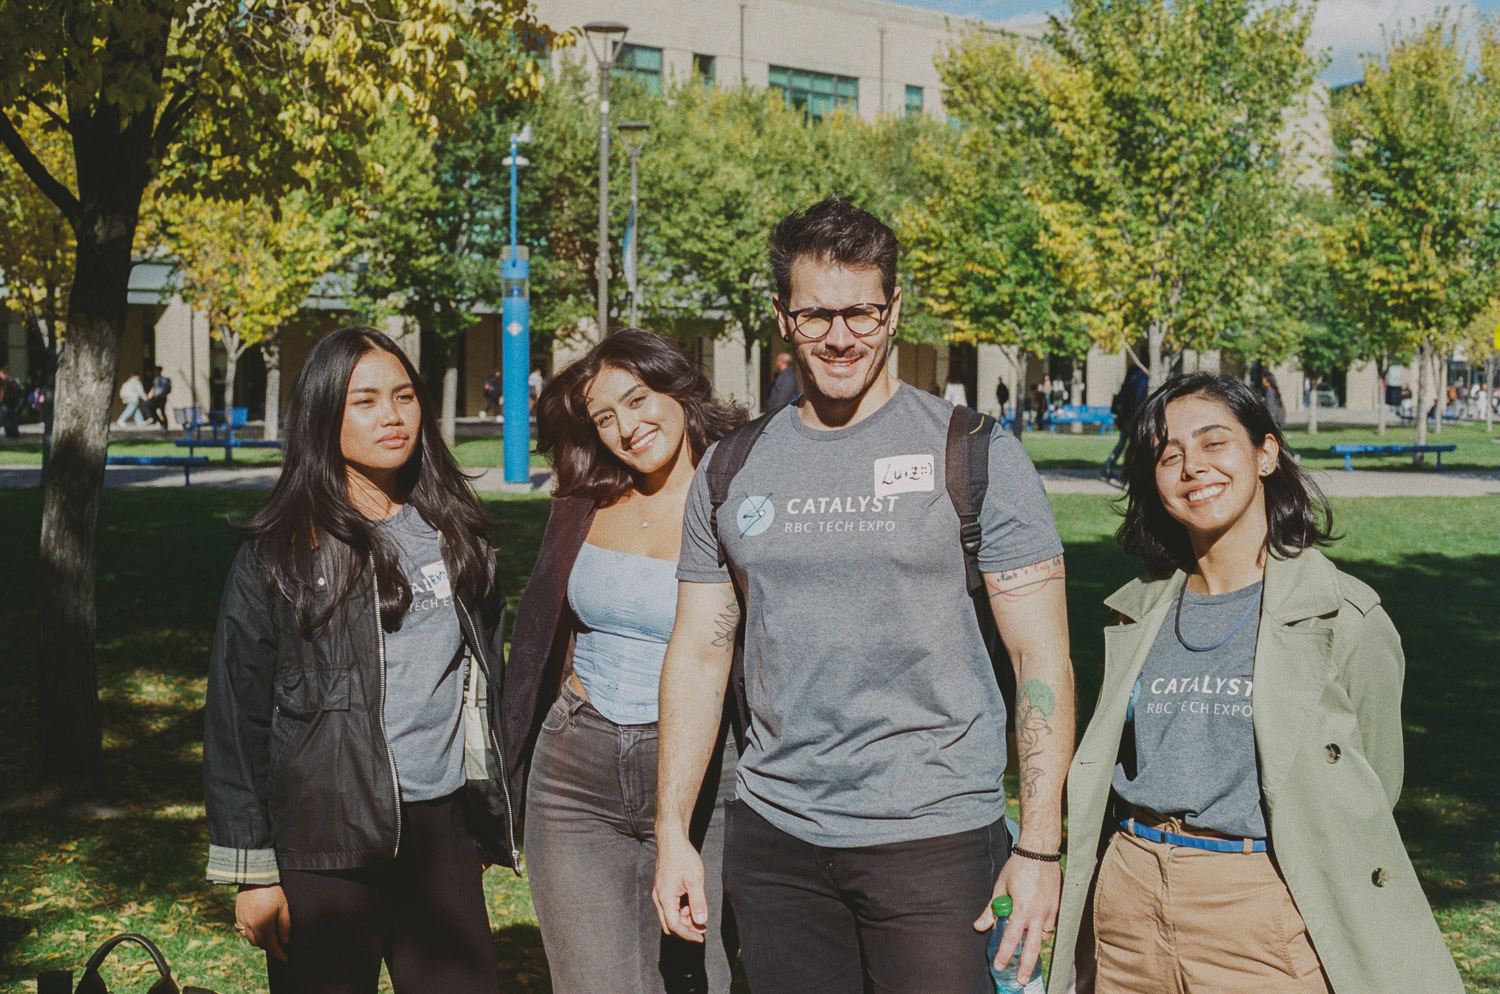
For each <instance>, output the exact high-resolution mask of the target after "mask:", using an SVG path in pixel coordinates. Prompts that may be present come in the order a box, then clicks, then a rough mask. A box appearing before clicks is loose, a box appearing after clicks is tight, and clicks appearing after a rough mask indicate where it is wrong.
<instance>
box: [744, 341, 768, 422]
mask: <svg viewBox="0 0 1500 994" xmlns="http://www.w3.org/2000/svg"><path fill="white" fill-rule="evenodd" d="M740 338H741V339H742V340H743V341H744V344H745V392H746V393H747V394H748V395H749V396H747V397H746V398H745V410H747V411H759V410H760V399H761V397H762V396H764V394H765V390H764V387H763V386H762V384H761V382H760V363H758V362H756V361H755V360H756V356H755V339H754V338H753V337H751V335H750V326H749V325H744V324H742V325H740Z"/></svg>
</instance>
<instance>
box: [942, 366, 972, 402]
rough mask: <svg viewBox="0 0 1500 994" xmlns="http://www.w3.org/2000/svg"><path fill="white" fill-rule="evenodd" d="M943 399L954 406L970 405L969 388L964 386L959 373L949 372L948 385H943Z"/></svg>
mask: <svg viewBox="0 0 1500 994" xmlns="http://www.w3.org/2000/svg"><path fill="white" fill-rule="evenodd" d="M943 399H944V400H946V401H947V402H948V403H950V404H952V405H953V406H954V407H968V406H969V388H968V387H966V386H964V384H963V380H961V379H959V377H958V374H957V373H949V374H948V385H947V386H945V387H943Z"/></svg>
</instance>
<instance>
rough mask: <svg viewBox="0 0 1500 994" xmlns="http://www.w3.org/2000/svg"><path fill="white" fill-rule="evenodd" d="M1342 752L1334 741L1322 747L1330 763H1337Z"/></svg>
mask: <svg viewBox="0 0 1500 994" xmlns="http://www.w3.org/2000/svg"><path fill="white" fill-rule="evenodd" d="M1343 754H1344V753H1343V751H1342V750H1341V749H1339V747H1338V743H1336V742H1330V743H1328V744H1327V745H1326V746H1324V747H1323V755H1324V757H1326V758H1327V760H1328V761H1329V762H1330V763H1337V762H1338V761H1339V757H1340V756H1342V755H1343Z"/></svg>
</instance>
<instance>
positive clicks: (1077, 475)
mask: <svg viewBox="0 0 1500 994" xmlns="http://www.w3.org/2000/svg"><path fill="white" fill-rule="evenodd" d="M1312 476H1313V479H1314V480H1316V481H1317V484H1318V486H1320V487H1322V488H1323V492H1324V493H1325V494H1327V495H1328V496H1330V497H1491V496H1500V473H1460V472H1454V471H1452V470H1443V471H1442V472H1437V471H1435V470H1372V469H1356V470H1352V471H1345V470H1342V469H1336V470H1317V471H1314V472H1313V474H1312ZM1042 480H1043V481H1044V482H1045V483H1046V485H1047V492H1048V493H1054V494H1118V493H1119V492H1120V489H1119V488H1118V487H1116V486H1113V485H1111V484H1109V483H1107V482H1105V480H1104V479H1103V477H1101V476H1100V475H1099V474H1098V472H1096V471H1094V470H1090V469H1050V470H1042Z"/></svg>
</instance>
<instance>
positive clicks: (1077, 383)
mask: <svg viewBox="0 0 1500 994" xmlns="http://www.w3.org/2000/svg"><path fill="white" fill-rule="evenodd" d="M1068 402H1069V403H1070V404H1073V405H1075V406H1081V405H1082V404H1083V360H1082V359H1074V360H1073V383H1072V385H1071V387H1070V388H1069V390H1068ZM1082 431H1083V422H1082V421H1074V422H1073V434H1075V435H1077V434H1079V433H1080V432H1082Z"/></svg>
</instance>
